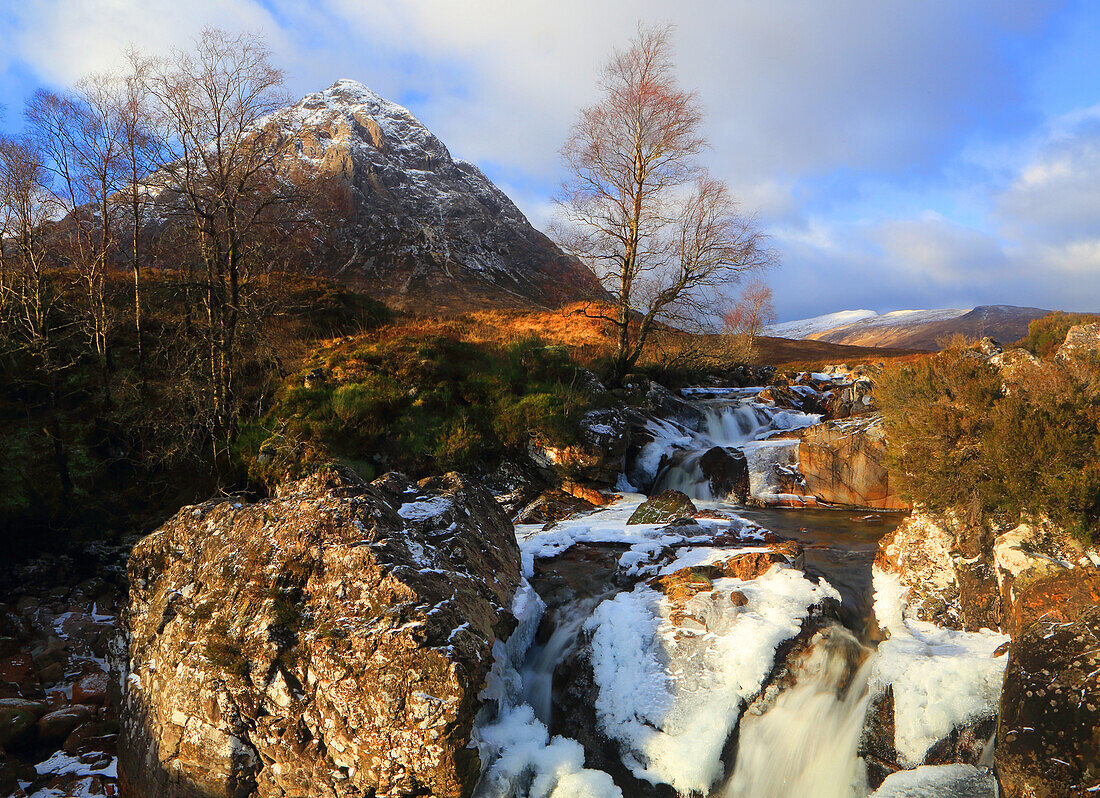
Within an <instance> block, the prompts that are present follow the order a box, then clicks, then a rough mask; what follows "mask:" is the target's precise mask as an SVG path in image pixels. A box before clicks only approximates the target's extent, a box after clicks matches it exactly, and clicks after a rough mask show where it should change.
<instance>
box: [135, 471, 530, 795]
mask: <svg viewBox="0 0 1100 798" xmlns="http://www.w3.org/2000/svg"><path fill="white" fill-rule="evenodd" d="M129 573H130V580H131V592H130V602H129V606H128V610H127V613H126V622H127V626H128V628H129V630H130V638H129V650H128V654H129V673H128V675H125V674H124V678H125V679H126V687H127V691H126V698H125V704H124V708H123V713H122V715H123V717H122V727H123V729H122V741H121V746H120V748H121V756H120V767H119V775H120V781H121V784H122V789H123V794H124V795H128V796H134V797H135V798H136V796H142V798H161V797H162V796H164V797H167V796H173V797H174V796H200V795H201V796H204V798H215V797H217V796H225V797H226V798H228V797H229V796H238V795H245V794H247V795H258V796H284V795H295V796H344V795H375V796H379V797H380V796H393V797H395V798H396V796H413V795H416V796H447V797H448V798H450V796H460V795H467V794H468V793H469V791H470V790H471V789H472V786H473V784H474V782H475V781H476V780H477V778H478V774H479V769H480V764H479V761H478V756H477V752H476V750H475V749H472V748H469V747H468V744H469V742H470V732H471V728H472V725H473V719H474V715H475V713H476V712H477V710H478V708H479V706H480V701H479V699H478V694H479V692H480V691H481V690H482V689H483V687H484V683H485V677H486V674H487V673H488V671H489V669H490V667H491V665H492V659H493V657H492V648H493V644H494V642H495V641H496V640H498V639H501V638H506V637H507V636H508V634H509V633H510V631H511V629H512V626H513V624H514V620H513V619H512V616H511V614H510V613H508V612H507V608H509V607H510V605H511V601H512V596H513V594H514V592H515V590H516V587H517V585H518V584H519V579H520V567H519V552H518V549H517V545H516V540H515V536H514V533H513V530H512V525H511V523H510V522H509V521H508V519H507V518H506V517H505V516H504V515H503V513H502V512H501V511H500V510H499V509H498V507H497V506H496V504H495V502H494V501H493V499H492V497H491V496H490V495H489V494H488V493H487V492H485V491H484V490H483V489H482V488H480V487H478V486H476V485H474V484H473V483H471V482H469V481H467V480H466V479H465V478H463V477H460V476H458V475H454V474H451V475H447V476H443V477H436V478H432V479H429V480H424V481H422V482H420V483H411V482H409V481H408V480H406V479H405V478H404V477H401V476H399V475H387V476H384V477H382V478H380V479H378V480H376V481H374V482H373V483H370V484H365V483H363V482H361V481H360V480H358V479H356V478H355V477H354V476H353V475H349V474H345V473H342V472H339V471H337V470H334V469H328V470H326V471H323V472H322V473H319V474H317V475H315V476H313V477H310V478H308V479H306V480H303V481H300V482H296V483H292V484H289V485H287V486H285V487H284V488H283V489H281V490H280V491H279V494H278V495H277V496H276V497H274V498H272V499H269V500H265V501H260V502H256V503H253V504H244V503H241V502H239V501H236V500H232V499H229V500H217V501H211V502H206V503H204V504H200V505H196V506H193V507H187V508H184V509H183V510H181V511H180V512H179V513H178V514H177V515H176V516H175V517H174V518H173V519H172V520H170V521H169V522H168V523H167V524H165V526H164V527H162V528H161V529H160V530H158V531H157V532H155V533H153V534H152V535H150V536H149V537H147V538H146V539H145V540H143V541H142V542H141V543H140V544H138V546H137V547H136V548H135V550H134V553H133V555H132V557H131V559H130V565H129Z"/></svg>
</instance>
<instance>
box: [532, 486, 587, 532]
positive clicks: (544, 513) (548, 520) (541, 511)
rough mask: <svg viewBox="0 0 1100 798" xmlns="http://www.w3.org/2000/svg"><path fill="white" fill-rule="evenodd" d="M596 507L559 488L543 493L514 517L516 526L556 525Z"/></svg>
mask: <svg viewBox="0 0 1100 798" xmlns="http://www.w3.org/2000/svg"><path fill="white" fill-rule="evenodd" d="M595 507H596V505H594V504H593V503H592V502H589V501H586V500H585V499H582V498H578V497H576V496H573V495H571V494H569V493H566V492H565V491H563V490H561V489H560V488H555V489H553V490H548V491H545V492H544V493H543V494H542V495H541V496H539V497H538V498H537V499H535V500H534V501H533V502H531V503H530V504H528V505H527V506H526V507H524V508H523V509H522V510H520V511H519V513H518V514H517V515H516V519H515V520H516V523H517V524H556V523H557V522H558V521H563V520H565V519H566V518H570V517H572V516H574V515H577V514H578V513H583V512H588V511H589V510H593V509H595Z"/></svg>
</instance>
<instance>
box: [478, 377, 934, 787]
mask: <svg viewBox="0 0 1100 798" xmlns="http://www.w3.org/2000/svg"><path fill="white" fill-rule="evenodd" d="M695 405H696V407H698V409H699V410H701V411H702V419H703V423H702V424H701V425H700V429H698V430H696V431H688V434H687V435H683V436H681V437H679V438H678V439H677V440H675V442H674V443H673V444H672V445H670V446H669V451H668V452H667V456H665V455H664V454H662V457H661V461H662V466H661V468H660V469H659V471H658V473H657V474H656V476H655V477H654V479H653V487H652V489H651V492H652V493H656V492H659V491H661V490H665V489H670V488H672V489H676V490H679V491H682V492H683V493H686V494H687V495H688V496H690V497H692V498H693V499H694V500H696V504H698V505H699V506H700V508H701V509H703V508H712V509H716V510H720V511H724V512H728V513H735V514H736V515H738V516H740V517H741V518H744V519H746V520H748V521H751V522H753V523H755V524H758V525H759V526H761V527H763V528H765V529H769V530H771V531H773V532H775V533H776V534H778V535H779V536H780V537H782V538H793V539H796V540H798V541H799V542H800V543H801V544H802V546H803V550H804V556H805V561H804V571H805V573H806V574H807V575H809V576H811V577H818V578H823V579H824V580H826V581H827V582H828V583H829V584H830V585H832V586H833V587H834V588H835V589H836V590H837V591H838V592H839V594H840V597H841V608H840V621H841V622H840V623H838V622H835V621H834V622H831V623H828V624H826V625H825V626H824V627H823V628H822V629H821V630H820V631H818V632H817V633H816V634H815V635H814V637H813V638H812V639H811V641H810V643H809V645H807V646H806V647H804V648H803V650H802V651H801V652H799V653H797V654H796V655H795V656H794V658H793V659H792V661H790V662H788V663H787V667H786V669H785V673H784V674H783V676H782V677H781V678H780V679H779V681H778V682H777V684H778V688H772V689H770V690H769V691H767V692H766V693H765V697H762V698H760V699H758V700H757V701H755V702H753V704H752V705H751V706H750V707H749V708H748V709H747V711H745V712H744V714H743V715H742V716H741V718H740V723H739V728H738V732H737V737H736V739H737V743H736V746H735V747H734V748H733V749H732V750H730V751H728V752H727V754H726V755H725V756H724V757H723V763H724V768H725V777H724V778H723V779H722V780H720V781H719V782H718V783H716V784H715V785H714V786H713V788H712V789H711V791H710V793H709V798H807V797H809V796H812V797H813V798H864V796H866V795H867V794H868V793H869V789H868V785H867V781H866V778H867V776H866V770H865V767H864V765H863V761H862V760H861V759H860V758H859V757H858V747H859V743H860V737H861V733H862V730H863V727H864V722H865V716H866V711H867V707H868V703H869V700H870V696H869V690H868V679H869V677H870V675H871V672H872V670H873V667H874V661H875V656H876V655H875V648H874V646H875V645H876V643H877V639H876V638H877V634H878V624H877V623H876V622H875V619H874V614H873V611H872V592H873V591H872V580H871V566H872V563H873V561H874V557H875V554H876V551H877V547H878V542H879V540H880V538H881V537H882V536H883V535H884V534H886V533H887V532H889V531H891V530H892V529H893V528H894V527H896V526H897V525H898V524H899V523H900V522H901V517H900V516H898V515H891V514H881V513H874V512H867V511H862V512H852V511H843V510H825V509H786V508H784V509H779V508H771V509H761V508H749V507H743V506H737V505H734V504H731V503H728V501H727V500H726V497H722V496H718V497H716V496H714V495H712V490H711V486H710V481H709V480H708V478H707V477H706V476H705V475H704V473H703V469H702V468H701V467H700V463H699V460H700V458H701V457H702V456H703V454H704V453H706V452H707V451H708V450H710V449H711V448H713V447H715V446H718V447H723V448H727V449H728V450H733V449H736V450H740V451H742V452H744V453H745V455H746V459H747V465H748V469H749V477H750V482H751V485H752V494H753V495H754V496H759V495H760V494H764V493H768V492H771V493H781V492H782V489H781V485H780V484H778V483H779V481H780V480H778V479H777V477H776V473H777V472H778V471H781V469H782V467H783V466H785V465H787V464H788V463H790V462H791V458H794V462H797V440H796V439H795V440H791V439H788V438H783V437H782V434H783V432H785V431H788V430H791V429H797V428H799V427H803V426H807V425H809V424H812V423H814V422H815V421H816V420H817V418H816V417H814V416H807V415H805V414H801V413H796V412H788V411H776V410H774V409H769V408H766V407H764V406H762V405H760V404H758V403H756V402H754V401H753V397H752V396H751V395H750V394H748V393H746V392H730V393H729V394H727V395H724V396H720V397H717V398H714V397H706V398H700V399H696V401H695ZM792 449H793V452H792ZM777 466H778V467H779V468H777ZM588 550H590V551H601V548H600V545H599V544H595V545H592V544H589V546H588ZM602 551H604V554H605V556H604V557H603V559H602V560H601V559H600V557H599V556H595V557H589V558H588V559H583V558H582V559H581V560H580V561H578V559H576V558H568V557H558V558H551V559H545V560H540V561H539V562H538V565H537V568H536V574H535V578H534V579H533V580H532V584H533V586H534V588H535V590H536V591H537V592H538V593H539V594H540V595H541V597H542V599H543V601H544V602H545V604H546V608H545V612H544V613H543V615H542V623H541V627H540V630H539V635H538V636H537V637H536V638H535V641H534V642H533V643H532V645H531V646H530V648H529V649H528V651H527V654H526V657H525V658H524V660H523V662H522V663H520V664H519V665H518V668H517V670H518V673H519V677H520V679H521V681H522V687H521V691H520V699H519V700H520V701H522V702H523V703H525V704H527V705H528V706H529V707H530V708H531V710H533V714H534V717H535V718H537V719H538V721H541V723H542V724H544V725H545V726H546V727H547V728H549V729H551V730H552V729H554V728H555V726H554V718H553V707H554V674H555V669H556V668H557V667H558V665H559V664H560V663H562V662H563V661H564V660H565V659H566V658H567V657H568V656H569V655H570V654H571V653H572V652H574V651H575V650H576V647H577V646H578V645H579V644H580V641H581V640H582V639H583V629H584V627H585V623H586V621H587V620H588V619H589V618H590V617H591V616H592V614H593V611H594V610H595V608H596V607H597V606H599V605H600V604H601V602H603V601H604V600H605V599H607V598H609V597H611V596H614V595H615V594H616V593H617V592H618V590H620V589H621V588H617V587H615V586H614V579H613V578H612V577H613V575H614V573H615V567H616V565H615V564H616V563H617V562H618V558H619V556H620V555H621V553H622V551H623V546H622V545H618V546H616V545H614V544H605V545H604V548H603V549H602ZM559 739H560V738H554V740H559ZM554 745H560V744H559V743H553V742H552V743H551V747H553V746H554ZM547 750H549V749H547ZM591 772H592V771H586V773H591ZM603 775H604V774H600V776H601V777H602V776H603ZM594 783H599V782H598V780H597V782H594ZM534 784H536V785H537V784H538V779H537V778H536V780H535V782H534ZM562 784H564V782H563V783H562ZM509 789H515V792H514V793H510V792H507V791H501V792H499V793H493V794H494V795H495V794H500V795H506V794H507V795H512V794H514V795H516V796H522V795H528V794H530V795H536V794H537V795H540V796H541V795H545V796H548V797H549V798H567V793H565V792H563V791H562V789H561V788H558V789H555V790H554V791H553V792H552V793H539V792H538V790H537V789H531V788H528V789H529V790H530V791H529V792H525V791H524V788H523V787H519V788H516V787H515V785H514V784H513V787H512V788H509ZM576 789H579V788H576ZM586 790H588V791H587V792H576V793H575V794H577V795H581V794H584V795H592V796H596V795H603V794H604V793H602V792H599V790H597V789H594V788H587V787H586ZM624 794H625V795H627V796H629V795H630V792H629V791H624ZM661 794H664V793H661ZM669 794H672V793H671V792H670V793H669ZM914 794H915V793H914ZM939 794H940V793H937V795H939ZM943 794H945V795H951V794H954V793H943Z"/></svg>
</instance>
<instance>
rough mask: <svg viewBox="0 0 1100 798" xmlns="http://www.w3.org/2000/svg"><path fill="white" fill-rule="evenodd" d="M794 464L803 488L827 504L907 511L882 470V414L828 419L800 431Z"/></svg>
mask: <svg viewBox="0 0 1100 798" xmlns="http://www.w3.org/2000/svg"><path fill="white" fill-rule="evenodd" d="M798 466H799V470H800V472H801V474H802V477H803V480H804V481H805V487H804V490H805V492H806V493H807V494H809V495H811V496H814V497H816V498H817V499H818V500H819V501H821V502H824V503H827V504H838V505H845V506H849V507H867V508H871V509H875V510H907V509H909V504H908V502H905V501H904V500H902V498H901V497H900V496H898V495H897V491H896V488H895V486H894V484H893V482H892V481H891V479H890V474H889V471H888V470H887V468H886V431H885V429H884V428H883V426H882V419H881V417H880V416H867V417H864V418H859V419H849V420H846V421H829V422H826V423H824V424H818V425H815V426H813V427H809V428H807V429H805V430H803V431H802V434H801V443H800V444H799V447H798Z"/></svg>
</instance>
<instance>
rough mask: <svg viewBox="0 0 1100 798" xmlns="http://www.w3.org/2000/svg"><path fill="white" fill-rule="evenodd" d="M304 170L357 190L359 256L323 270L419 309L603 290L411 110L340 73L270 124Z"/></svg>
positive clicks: (352, 249)
mask: <svg viewBox="0 0 1100 798" xmlns="http://www.w3.org/2000/svg"><path fill="white" fill-rule="evenodd" d="M264 123H265V124H267V125H273V126H277V127H278V128H280V129H281V130H283V131H284V132H285V134H286V135H287V136H290V137H292V138H293V140H294V146H293V148H292V150H293V153H292V155H291V156H290V157H291V159H292V160H293V161H296V163H292V164H291V167H292V168H291V170H290V171H291V173H293V172H294V171H295V168H297V169H300V170H301V171H302V173H304V174H308V175H318V174H319V175H321V176H323V177H325V178H328V179H330V180H332V181H333V182H335V184H336V185H338V186H340V187H342V188H343V189H344V190H345V191H346V193H347V203H346V205H347V207H348V208H349V210H350V224H351V229H350V230H349V232H348V243H349V246H348V247H347V249H348V250H349V257H348V258H347V260H346V261H345V262H342V263H338V264H329V265H327V266H326V267H325V268H324V269H323V270H325V271H328V272H329V273H330V276H333V277H336V278H338V279H339V280H341V281H342V282H345V283H347V284H348V285H351V286H352V287H355V288H360V289H364V290H367V291H369V292H371V293H374V294H376V295H378V296H380V297H381V298H382V299H384V300H386V301H387V302H389V303H390V304H393V305H396V306H398V307H401V308H404V309H406V310H410V311H413V312H447V311H450V312H456V311H462V310H469V309H473V308H480V307H502V306H503V307H520V306H530V305H535V306H557V305H560V304H562V303H564V302H568V301H571V300H576V299H580V298H585V297H588V296H591V295H592V294H593V293H597V294H598V293H600V292H601V289H600V287H599V283H598V281H597V280H596V277H595V275H593V274H592V272H591V271H590V270H589V269H588V268H586V267H585V266H584V265H583V264H581V263H580V262H579V261H578V260H576V259H575V258H572V257H569V256H568V255H566V254H565V253H563V252H562V251H561V250H560V249H559V248H558V247H557V246H555V245H554V243H553V242H551V241H550V239H549V238H547V237H546V236H545V235H543V234H542V233H540V232H539V231H538V230H536V229H535V228H534V227H532V226H531V224H530V223H529V222H528V221H527V219H526V218H525V217H524V215H523V214H522V213H521V212H520V210H519V209H518V208H517V207H516V206H515V204H513V202H512V201H511V200H510V199H509V198H508V197H507V196H506V195H505V194H504V193H503V192H502V191H501V190H500V189H498V188H497V187H496V186H495V185H493V183H492V182H491V181H490V180H489V179H488V178H487V177H486V176H485V175H484V174H482V172H481V170H479V169H478V168H477V167H476V166H474V165H473V164H470V163H466V162H464V161H460V160H455V159H454V158H452V157H451V154H450V152H449V151H448V150H447V147H446V146H445V145H444V144H443V142H442V141H440V140H439V139H438V138H437V137H436V136H435V135H434V134H432V133H431V131H429V130H428V129H427V128H426V127H424V125H423V124H421V123H420V121H419V120H417V118H416V117H415V116H413V115H412V113H410V112H409V111H408V110H407V109H405V108H403V107H401V106H399V105H397V104H395V103H392V102H389V101H388V100H385V99H384V98H382V97H380V96H379V95H378V94H376V93H375V92H373V91H371V90H370V89H368V88H367V87H366V86H364V85H362V84H361V83H357V82H355V81H352V80H340V81H337V82H336V83H335V84H333V85H332V86H331V87H330V88H328V89H326V90H325V91H321V92H316V93H314V94H309V95H307V96H306V97H304V98H303V99H301V100H300V101H299V102H297V103H295V104H294V105H293V106H290V107H289V108H285V109H283V110H281V111H278V112H276V113H275V114H273V115H272V116H271V117H269V118H267V119H266V120H264Z"/></svg>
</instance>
